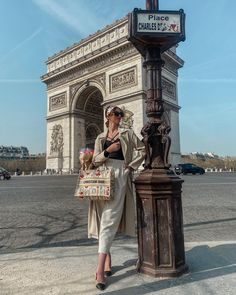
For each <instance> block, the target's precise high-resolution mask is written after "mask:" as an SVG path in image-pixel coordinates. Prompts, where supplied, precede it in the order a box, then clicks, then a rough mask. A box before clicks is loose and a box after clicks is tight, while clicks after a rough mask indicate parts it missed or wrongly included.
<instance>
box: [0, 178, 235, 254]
mask: <svg viewBox="0 0 236 295" xmlns="http://www.w3.org/2000/svg"><path fill="white" fill-rule="evenodd" d="M76 179H77V176H76V175H73V176H28V177H27V176H25V177H23V176H19V177H13V178H12V179H11V180H9V181H6V180H2V181H0V252H1V253H16V252H20V251H26V250H27V249H32V248H45V247H64V246H78V245H80V246H86V245H91V244H95V243H96V242H95V241H94V240H87V206H88V204H87V203H86V202H84V201H78V200H76V199H75V198H74V197H73V192H74V189H75V184H76ZM183 179H184V180H185V182H184V184H183V193H182V200H183V213H184V233H185V242H193V243H195V242H205V241H212V242H213V241H235V240H236V230H235V228H236V174H234V173H207V174H205V175H195V176H192V175H187V176H184V177H183Z"/></svg>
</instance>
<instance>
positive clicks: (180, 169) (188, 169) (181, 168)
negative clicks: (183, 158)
mask: <svg viewBox="0 0 236 295" xmlns="http://www.w3.org/2000/svg"><path fill="white" fill-rule="evenodd" d="M175 173H176V174H181V173H182V174H188V173H192V174H197V173H198V174H204V173H205V170H204V168H202V167H199V166H197V165H195V164H192V163H186V164H178V165H176V166H175Z"/></svg>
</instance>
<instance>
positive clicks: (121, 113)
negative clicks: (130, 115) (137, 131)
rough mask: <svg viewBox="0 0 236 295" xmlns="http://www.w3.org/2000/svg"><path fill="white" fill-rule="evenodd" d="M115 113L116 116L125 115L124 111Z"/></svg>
mask: <svg viewBox="0 0 236 295" xmlns="http://www.w3.org/2000/svg"><path fill="white" fill-rule="evenodd" d="M113 114H114V115H115V116H116V117H119V116H121V117H124V113H123V112H118V111H114V112H113Z"/></svg>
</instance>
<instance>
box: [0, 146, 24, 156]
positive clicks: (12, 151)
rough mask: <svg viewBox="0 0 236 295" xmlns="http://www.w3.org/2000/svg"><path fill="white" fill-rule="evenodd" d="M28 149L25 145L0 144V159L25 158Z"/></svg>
mask: <svg viewBox="0 0 236 295" xmlns="http://www.w3.org/2000/svg"><path fill="white" fill-rule="evenodd" d="M27 158H29V150H28V149H27V147H25V146H20V147H15V146H4V145H1V146H0V159H27Z"/></svg>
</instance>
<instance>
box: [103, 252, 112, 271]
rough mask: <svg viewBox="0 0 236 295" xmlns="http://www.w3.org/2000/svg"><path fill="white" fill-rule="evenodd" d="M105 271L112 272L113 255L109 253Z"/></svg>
mask: <svg viewBox="0 0 236 295" xmlns="http://www.w3.org/2000/svg"><path fill="white" fill-rule="evenodd" d="M104 270H105V271H111V253H110V252H109V253H107V257H106V261H105V268H104Z"/></svg>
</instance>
